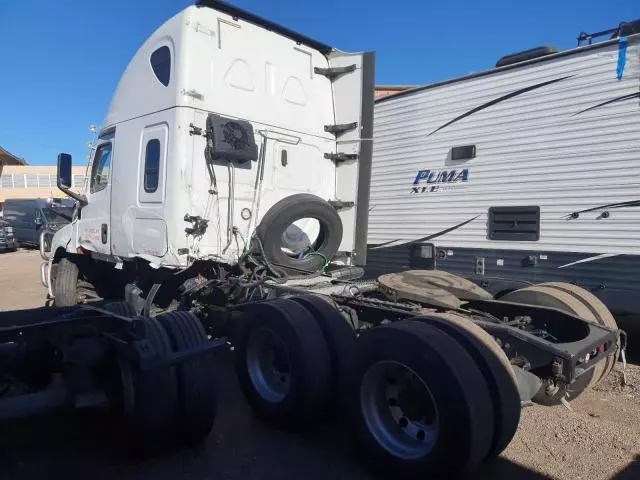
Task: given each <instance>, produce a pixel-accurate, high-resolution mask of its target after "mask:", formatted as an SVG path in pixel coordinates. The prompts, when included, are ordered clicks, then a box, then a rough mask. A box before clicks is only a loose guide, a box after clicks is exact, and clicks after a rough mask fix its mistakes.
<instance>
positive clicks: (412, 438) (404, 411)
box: [360, 360, 438, 460]
mask: <svg viewBox="0 0 640 480" xmlns="http://www.w3.org/2000/svg"><path fill="white" fill-rule="evenodd" d="M360 408H361V411H362V415H363V417H364V421H365V423H366V425H367V428H368V429H369V432H370V433H371V435H372V436H373V437H374V438H375V440H376V441H377V442H378V444H379V445H380V446H381V447H383V448H384V449H385V450H387V451H388V452H389V453H390V454H392V455H394V456H396V457H398V458H401V459H403V460H415V459H418V458H421V457H424V456H425V455H427V454H429V453H430V452H431V450H433V448H434V447H435V445H436V442H437V439H438V411H437V408H436V404H435V401H434V400H433V396H432V394H431V392H430V390H429V388H428V387H427V384H426V383H425V382H424V380H423V379H422V378H420V376H419V375H417V374H416V373H415V372H414V371H413V370H412V369H411V368H409V367H408V366H406V365H404V364H402V363H400V362H395V361H391V360H385V361H380V362H378V363H375V364H374V365H372V366H370V367H369V369H368V370H367V371H366V372H365V374H364V376H363V379H362V383H361V384H360Z"/></svg>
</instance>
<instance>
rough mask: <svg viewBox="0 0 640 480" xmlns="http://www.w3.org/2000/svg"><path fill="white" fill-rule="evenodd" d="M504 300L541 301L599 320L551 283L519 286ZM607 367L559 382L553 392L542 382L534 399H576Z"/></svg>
mask: <svg viewBox="0 0 640 480" xmlns="http://www.w3.org/2000/svg"><path fill="white" fill-rule="evenodd" d="M500 300H501V301H503V302H515V303H524V304H528V305H539V306H541V307H552V308H557V309H558V310H561V311H563V312H567V313H571V314H573V315H577V316H578V317H580V318H583V319H585V320H589V321H592V322H597V320H596V318H595V317H594V316H593V313H592V312H591V310H590V309H589V308H588V307H587V306H586V305H585V304H584V303H582V302H581V301H580V300H578V299H577V298H575V297H574V296H572V295H570V294H569V293H566V292H563V291H561V290H557V289H554V288H551V287H543V286H540V285H534V286H531V287H527V288H522V289H520V290H515V291H513V292H511V293H508V294H506V295H505V296H504V297H502V298H501V299H500ZM604 368H605V365H604V362H600V363H598V364H596V366H595V367H593V368H591V369H589V370H587V371H586V372H584V373H583V374H582V375H580V376H579V377H578V378H577V379H576V380H575V381H574V382H573V383H572V384H570V385H565V384H562V385H557V386H558V389H557V390H556V391H555V392H554V393H552V394H549V393H547V384H543V385H542V388H540V391H538V393H536V394H535V395H534V396H533V398H532V400H533V401H534V402H535V403H538V404H540V405H547V406H552V405H559V404H560V403H562V399H563V398H567V399H568V400H574V399H576V398H578V397H579V396H580V395H582V394H583V393H584V391H585V390H587V389H588V388H589V387H591V386H592V385H594V384H595V383H596V382H597V380H598V379H599V378H600V377H601V375H602V373H603V370H604Z"/></svg>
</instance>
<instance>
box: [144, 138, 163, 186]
mask: <svg viewBox="0 0 640 480" xmlns="http://www.w3.org/2000/svg"><path fill="white" fill-rule="evenodd" d="M159 177H160V140H158V139H157V138H154V139H152V140H149V141H148V142H147V148H146V151H145V155H144V191H145V192H147V193H153V192H155V191H156V190H157V189H158V179H159Z"/></svg>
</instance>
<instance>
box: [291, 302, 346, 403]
mask: <svg viewBox="0 0 640 480" xmlns="http://www.w3.org/2000/svg"><path fill="white" fill-rule="evenodd" d="M290 300H293V301H294V302H296V303H299V304H300V305H302V306H303V307H304V308H305V309H306V310H307V311H308V312H309V313H311V315H313V318H314V319H315V320H316V322H317V323H318V326H319V327H320V330H322V334H323V336H324V339H325V341H326V342H327V347H328V348H329V354H330V362H331V368H330V379H329V382H330V385H329V389H330V391H329V402H328V404H327V407H328V413H335V412H334V410H336V409H337V408H338V406H339V405H338V403H339V402H340V386H341V384H342V376H343V375H344V372H346V371H347V369H348V364H349V358H350V356H351V355H352V354H353V351H354V349H355V346H356V343H357V337H356V332H355V331H354V330H353V328H351V326H350V325H349V324H348V323H347V321H346V320H345V319H344V318H343V317H342V315H340V313H339V312H338V310H337V309H336V307H335V306H334V305H332V303H331V301H330V300H329V299H325V298H322V297H319V296H317V295H302V296H299V297H291V298H290Z"/></svg>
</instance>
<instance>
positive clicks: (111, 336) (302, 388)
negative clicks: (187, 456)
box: [0, 266, 620, 475]
mask: <svg viewBox="0 0 640 480" xmlns="http://www.w3.org/2000/svg"><path fill="white" fill-rule="evenodd" d="M195 270H197V268H195ZM213 271H214V272H216V273H212V271H211V270H209V275H208V276H206V275H203V272H202V271H201V272H198V273H197V274H195V275H194V272H193V271H189V272H183V276H182V277H181V276H179V275H178V276H177V277H176V278H177V279H176V278H171V277H168V278H169V280H168V281H167V284H170V287H169V288H165V287H166V285H163V284H161V283H154V284H152V285H150V286H149V285H147V286H145V287H142V288H141V287H140V286H138V285H136V284H128V285H127V286H126V288H125V292H126V293H125V298H126V301H118V302H107V301H97V302H95V303H88V304H84V305H78V306H75V307H64V308H56V307H45V308H39V309H33V310H22V311H13V312H1V313H0V374H1V376H0V379H1V381H2V385H1V387H2V389H1V391H0V420H4V421H6V420H13V419H16V418H23V417H27V416H32V415H35V414H40V413H44V412H47V411H51V410H55V409H60V408H87V407H90V408H95V407H108V408H111V409H113V411H114V412H116V413H117V416H118V418H119V419H120V420H121V425H122V426H123V427H124V428H125V429H126V431H127V432H128V433H127V437H128V438H129V440H130V442H129V445H130V446H131V448H133V449H134V450H136V451H141V452H149V451H156V450H157V449H158V448H166V446H167V445H176V443H177V444H187V445H191V444H193V443H197V442H200V441H203V440H204V439H205V438H206V437H207V435H208V434H209V432H210V430H211V428H212V426H213V423H214V419H215V415H216V399H215V397H216V395H215V389H216V386H215V381H214V374H213V361H214V359H213V357H212V356H211V355H210V354H211V353H212V352H213V351H217V350H221V349H229V348H231V349H234V350H235V356H236V371H237V374H238V378H239V381H240V386H241V388H242V390H243V392H244V394H245V397H246V398H247V401H248V402H249V403H250V404H251V406H252V408H253V409H254V411H256V413H257V414H258V415H259V416H260V417H262V418H263V419H264V420H266V421H268V422H270V423H272V424H274V425H276V426H279V427H287V428H294V429H300V428H303V427H306V426H309V425H311V424H313V423H315V422H317V421H318V420H319V419H320V418H324V414H323V412H327V411H328V412H332V411H333V412H334V413H335V412H337V411H339V412H343V413H345V412H346V415H345V417H346V418H347V420H348V423H349V424H351V426H352V428H353V431H354V432H355V433H356V435H357V436H358V437H359V438H360V441H361V443H362V445H363V447H364V448H365V451H366V452H367V453H368V454H369V455H370V456H371V458H373V459H374V460H376V465H380V466H381V467H382V468H385V469H390V471H391V472H393V473H394V474H400V475H402V474H416V473H425V472H433V473H435V474H442V473H443V472H453V471H457V470H472V469H475V468H477V467H478V466H479V465H480V464H482V462H484V461H485V460H487V459H489V458H491V457H493V456H495V455H497V454H498V453H500V452H501V451H502V450H503V449H504V448H505V447H506V446H507V445H508V443H509V441H510V440H511V438H512V437H513V435H514V433H515V431H516V429H517V424H518V420H519V412H520V407H521V405H522V404H525V403H529V402H530V401H531V399H532V398H533V399H534V401H537V402H538V403H557V402H558V401H561V400H566V399H572V398H573V397H574V396H576V395H577V394H579V393H580V392H581V391H583V390H584V389H585V388H586V387H587V386H588V385H591V384H593V383H595V382H596V381H598V380H599V379H600V378H602V377H604V375H606V374H607V373H608V372H609V371H610V370H611V369H612V368H613V364H614V360H615V359H616V356H617V354H618V351H619V336H620V331H619V330H617V329H612V328H608V327H606V326H603V325H600V324H598V323H597V322H593V321H587V320H585V319H583V318H580V317H579V316H577V315H574V314H571V313H567V312H566V311H562V310H560V309H557V308H551V307H545V306H540V305H537V306H535V305H527V304H522V303H513V302H506V301H498V300H489V299H472V300H468V301H463V302H462V304H461V307H460V308H456V309H452V308H446V307H442V306H434V305H433V304H429V302H428V300H427V301H423V302H418V301H406V300H397V299H396V296H394V295H390V294H389V292H388V291H386V290H384V289H381V288H380V285H379V284H378V282H376V281H361V280H357V279H352V277H357V276H358V274H359V273H361V272H358V269H354V268H353V267H346V268H341V267H337V268H335V269H334V270H333V271H330V273H323V274H318V275H315V276H313V275H312V276H309V275H306V276H300V277H290V278H288V279H286V280H283V279H276V278H273V277H272V276H268V275H262V276H259V275H255V272H253V273H252V274H251V275H247V273H244V274H243V275H238V274H234V273H229V272H225V271H224V269H223V268H222V267H220V266H219V268H218V269H217V270H216V269H213ZM174 277H175V276H174ZM185 279H186V280H185ZM176 284H179V288H178V290H177V291H178V292H179V295H177V297H174V298H170V299H169V300H167V299H166V298H163V297H164V296H166V292H167V291H172V292H174V291H175V285H176ZM603 366H604V367H603ZM597 368H599V370H597ZM603 368H604V370H605V371H603ZM433 370H436V371H439V372H441V374H439V375H436V376H433V373H430V372H432V371H433ZM594 372H595V373H594ZM448 404H450V405H448ZM454 408H455V411H457V412H458V413H454V411H453V410H451V409H454ZM451 415H458V416H459V418H458V419H457V420H455V421H454V420H452V418H453V417H451ZM452 432H457V434H458V435H462V436H463V438H464V440H462V441H461V440H460V439H459V438H458V440H457V442H459V443H460V445H457V447H456V448H457V450H458V453H457V454H456V455H455V456H454V457H455V458H453V457H451V456H450V455H448V456H447V455H445V456H442V455H439V454H438V452H439V451H441V449H445V451H446V449H447V448H450V447H451V448H452V444H451V443H450V442H451V441H453V440H452V439H451V438H450V434H451V433H452ZM176 439H177V440H176Z"/></svg>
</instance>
